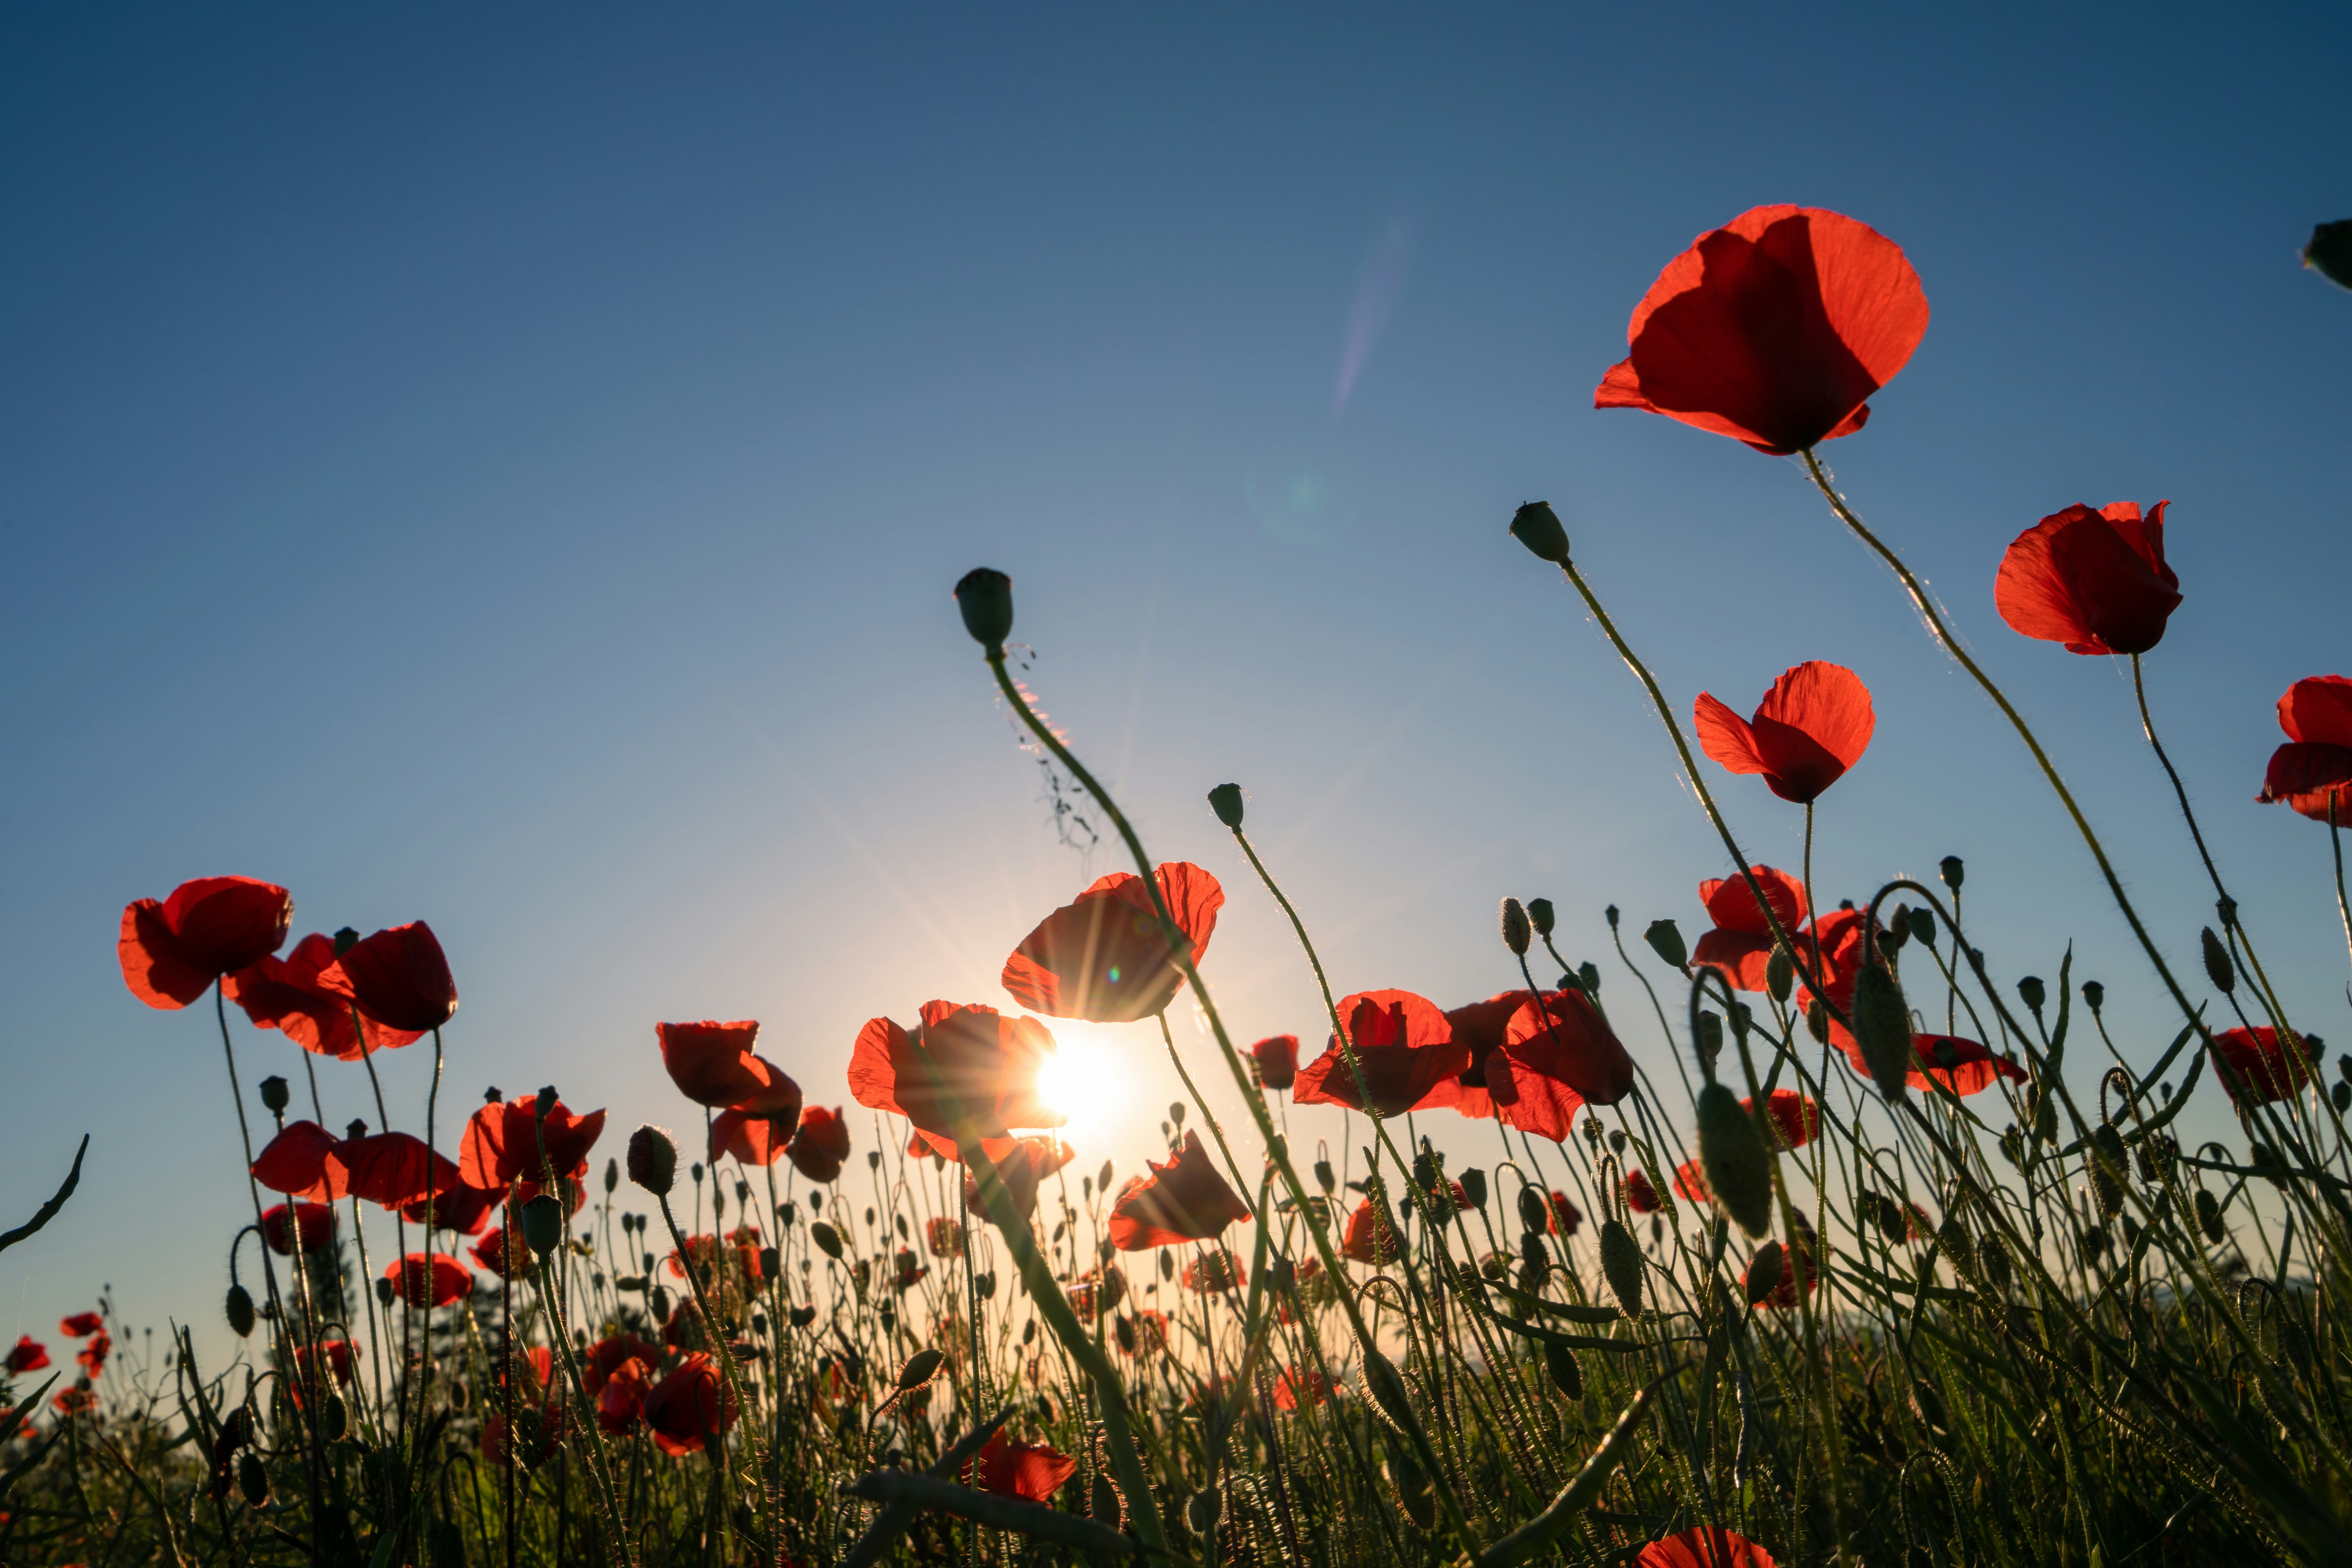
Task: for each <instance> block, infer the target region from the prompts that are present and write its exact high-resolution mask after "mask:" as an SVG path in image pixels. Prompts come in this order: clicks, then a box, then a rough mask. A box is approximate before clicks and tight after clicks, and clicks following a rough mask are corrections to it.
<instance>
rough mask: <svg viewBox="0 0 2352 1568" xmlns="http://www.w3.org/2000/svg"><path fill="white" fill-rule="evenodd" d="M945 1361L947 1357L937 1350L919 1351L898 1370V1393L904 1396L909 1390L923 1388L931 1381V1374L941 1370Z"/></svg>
mask: <svg viewBox="0 0 2352 1568" xmlns="http://www.w3.org/2000/svg"><path fill="white" fill-rule="evenodd" d="M945 1360H947V1357H946V1356H945V1355H944V1354H942V1353H941V1352H939V1351H936V1350H919V1351H917V1352H915V1353H914V1354H913V1355H910V1356H908V1358H907V1364H906V1365H904V1366H902V1367H900V1368H899V1369H898V1391H899V1392H900V1393H901V1394H903V1393H905V1392H906V1391H907V1390H908V1389H910V1388H920V1387H922V1386H923V1384H927V1383H929V1382H930V1381H931V1374H932V1373H935V1372H937V1371H939V1370H940V1363H941V1362H943V1361H945Z"/></svg>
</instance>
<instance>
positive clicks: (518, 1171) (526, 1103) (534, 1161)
mask: <svg viewBox="0 0 2352 1568" xmlns="http://www.w3.org/2000/svg"><path fill="white" fill-rule="evenodd" d="M603 1132H604V1112H603V1111H601V1110H592V1111H590V1112H589V1113H588V1114H587V1115H585V1116H574V1115H573V1114H572V1112H571V1111H570V1110H566V1109H565V1107H564V1104H563V1102H562V1100H557V1101H556V1102H555V1104H554V1105H553V1106H551V1108H550V1109H549V1110H548V1112H547V1120H546V1121H545V1122H544V1123H541V1121H540V1119H539V1096H537V1095H535V1094H526V1095H524V1096H523V1097H522V1098H521V1099H520V1100H508V1101H507V1102H506V1103H505V1104H503V1105H485V1106H484V1107H482V1108H481V1109H480V1110H477V1111H476V1112H474V1114H473V1118H472V1119H471V1120H470V1121H467V1123H466V1135H465V1136H464V1137H463V1138H461V1139H459V1140H458V1142H457V1179H458V1180H459V1181H461V1182H463V1183H465V1184H467V1186H469V1187H481V1188H484V1189H487V1190H489V1191H493V1192H496V1191H502V1190H504V1189H505V1187H506V1185H507V1184H508V1183H509V1182H518V1181H522V1180H525V1179H527V1178H536V1177H538V1176H540V1175H541V1173H542V1168H541V1163H540V1141H541V1137H542V1135H543V1136H544V1137H545V1139H546V1152H547V1163H549V1164H551V1165H553V1166H554V1167H555V1173H556V1174H557V1175H558V1176H575V1177H576V1176H579V1175H582V1174H584V1173H586V1171H587V1169H588V1151H589V1150H591V1149H593V1148H594V1147H595V1144H596V1140H597V1138H598V1136H600V1135H601V1134H602V1133H603Z"/></svg>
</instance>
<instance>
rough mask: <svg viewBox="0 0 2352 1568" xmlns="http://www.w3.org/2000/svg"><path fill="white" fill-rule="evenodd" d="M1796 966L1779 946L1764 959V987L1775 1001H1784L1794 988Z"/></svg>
mask: <svg viewBox="0 0 2352 1568" xmlns="http://www.w3.org/2000/svg"><path fill="white" fill-rule="evenodd" d="M1796 984H1797V966H1796V965H1795V964H1793V963H1790V962H1789V955H1788V954H1787V953H1786V952H1782V951H1780V949H1779V948H1777V947H1776V948H1774V949H1773V950H1772V956H1771V957H1769V958H1768V959H1766V960H1765V961H1764V989H1765V991H1766V992H1767V993H1768V994H1769V995H1770V996H1771V998H1772V1000H1773V1001H1775V1002H1786V1001H1787V1000H1788V999H1789V993H1790V991H1792V990H1794V989H1795V988H1796Z"/></svg>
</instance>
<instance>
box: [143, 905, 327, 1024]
mask: <svg viewBox="0 0 2352 1568" xmlns="http://www.w3.org/2000/svg"><path fill="white" fill-rule="evenodd" d="M293 923H294V897H293V895H292V894H290V893H289V892H288V891H287V890H286V889H283V888H281V887H279V886H278V884H277V883H275V882H260V881H256V880H255V879H253V878H251V877H199V878H197V879H195V880H194V881H193V882H183V883H181V884H180V885H179V886H178V887H176V888H174V889H172V895H171V897H169V898H167V899H165V900H163V901H162V902H161V903H158V902H156V901H155V900H153V899H141V900H139V901H138V902H136V903H134V904H131V905H130V906H128V907H127V908H125V909H124V910H123V911H122V935H121V939H120V940H119V941H118V942H116V944H115V951H116V954H117V956H118V957H120V958H121V961H122V979H123V983H124V984H127V985H129V986H130V987H131V994H132V995H133V996H136V997H138V998H139V1000H141V1001H142V1002H144V1003H146V1004H147V1005H149V1006H150V1007H184V1006H186V1005H188V1004H189V1003H191V1002H193V1001H194V1000H195V999H196V998H197V997H199V996H201V995H203V994H205V992H206V991H208V990H210V989H211V988H212V984H213V982H214V981H215V980H218V979H219V978H220V977H221V976H222V975H224V974H227V973H230V972H232V971H234V970H239V969H243V968H244V967H245V966H246V965H247V964H249V963H257V962H258V961H260V960H261V959H263V958H266V957H268V955H269V954H271V953H273V952H277V951H278V948H280V947H281V946H283V945H284V944H285V942H286V932H287V930H288V928H289V927H290V926H291V925H292V924H293Z"/></svg>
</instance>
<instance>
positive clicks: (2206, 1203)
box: [2197, 1187, 2230, 1247]
mask: <svg viewBox="0 0 2352 1568" xmlns="http://www.w3.org/2000/svg"><path fill="white" fill-rule="evenodd" d="M2197 1228H2198V1229H2200V1230H2201V1231H2203V1232H2204V1233H2205V1239H2206V1240H2208V1241H2210V1242H2211V1243H2212V1244H2213V1245H2214V1246H2216V1247H2219V1246H2221V1243H2222V1242H2223V1241H2224V1240H2226V1239H2228V1237H2229V1234H2230V1233H2229V1232H2228V1231H2227V1230H2226V1229H2224V1228H2223V1227H2222V1225H2221V1199H2219V1198H2217V1197H2215V1196H2214V1195H2213V1194H2211V1193H2210V1192H2207V1191H2206V1190H2205V1189H2204V1188H2203V1187H2200V1188H2198V1189H2197Z"/></svg>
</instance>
